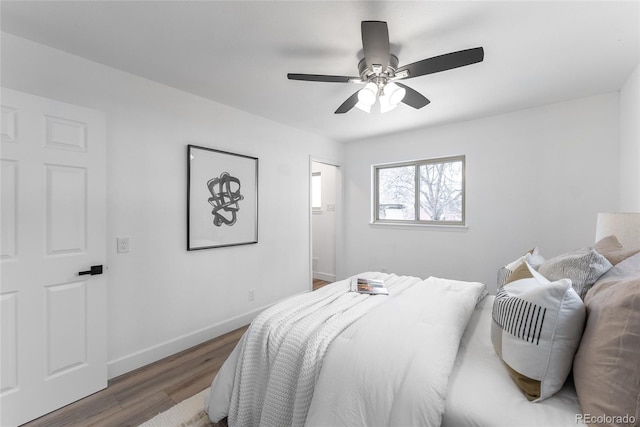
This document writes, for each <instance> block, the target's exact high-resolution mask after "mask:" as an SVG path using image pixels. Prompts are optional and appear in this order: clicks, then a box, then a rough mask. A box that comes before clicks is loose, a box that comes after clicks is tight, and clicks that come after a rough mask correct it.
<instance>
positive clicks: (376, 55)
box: [361, 21, 390, 72]
mask: <svg viewBox="0 0 640 427" xmlns="http://www.w3.org/2000/svg"><path fill="white" fill-rule="evenodd" d="M361 30H362V50H363V52H364V59H365V62H366V63H367V67H368V68H369V69H370V70H372V71H373V65H380V66H381V67H382V69H381V70H382V72H384V71H385V70H386V69H387V67H388V66H389V54H390V50H389V30H388V28H387V23H386V22H383V21H362V24H361Z"/></svg>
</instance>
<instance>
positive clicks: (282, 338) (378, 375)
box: [207, 273, 485, 427]
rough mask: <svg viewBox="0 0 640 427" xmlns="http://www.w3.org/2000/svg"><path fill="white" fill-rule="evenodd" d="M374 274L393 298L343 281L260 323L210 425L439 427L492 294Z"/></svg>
mask: <svg viewBox="0 0 640 427" xmlns="http://www.w3.org/2000/svg"><path fill="white" fill-rule="evenodd" d="M366 275H367V276H369V277H377V278H383V279H384V280H385V282H386V284H387V287H388V288H389V296H368V295H361V294H357V293H349V292H347V291H348V289H349V281H348V280H345V281H341V282H337V283H335V284H332V285H329V286H327V287H325V288H322V289H320V290H319V291H316V292H313V293H309V294H304V295H300V296H297V297H294V298H290V299H288V300H285V301H284V302H282V303H279V304H277V305H275V306H273V307H272V308H270V309H268V310H265V312H264V313H262V314H261V315H259V316H258V317H257V318H256V320H254V322H253V323H252V325H251V327H250V328H249V330H248V331H247V333H246V334H245V336H244V337H243V339H242V340H241V342H240V343H239V344H238V346H237V347H236V349H235V350H234V352H233V353H232V355H231V356H230V357H229V359H228V360H227V361H226V362H225V364H224V365H223V367H222V368H221V370H220V372H219V373H218V375H217V376H216V378H215V380H214V382H213V384H212V386H211V397H210V401H209V404H208V408H207V409H208V413H209V416H210V418H211V419H212V420H213V421H218V420H220V419H221V418H223V417H225V416H228V421H229V425H231V426H243V427H250V426H257V425H263V426H289V425H291V426H293V425H308V426H337V425H344V426H357V425H362V426H375V425H393V426H404V425H406V426H415V425H420V426H430V425H434V426H436V425H440V421H441V417H442V411H443V408H444V398H445V396H446V391H447V381H448V377H449V374H450V372H451V369H452V366H453V362H454V360H455V356H456V352H457V349H458V344H459V342H460V337H461V335H462V333H463V331H464V329H465V327H466V324H467V322H468V320H469V317H470V316H471V313H472V312H473V308H474V306H475V304H476V303H477V301H478V299H479V298H480V297H481V296H482V295H483V292H484V291H485V287H484V285H482V284H480V283H469V282H458V281H452V280H445V279H437V278H429V279H427V280H425V281H422V280H420V279H418V278H415V277H406V276H402V277H398V276H394V275H386V274H382V273H367V274H366ZM330 344H331V346H329V345H330ZM325 353H326V357H325ZM321 368H322V369H321Z"/></svg>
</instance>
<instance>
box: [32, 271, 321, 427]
mask: <svg viewBox="0 0 640 427" xmlns="http://www.w3.org/2000/svg"><path fill="white" fill-rule="evenodd" d="M329 283H330V282H326V281H324V280H319V279H314V280H313V290H316V289H318V288H321V287H322V286H325V285H327V284H329ZM246 329H247V326H244V327H242V328H240V329H236V330H235V331H232V332H229V333H228V334H225V335H222V336H220V337H218V338H215V339H213V340H211V341H207V342H205V343H203V344H200V345H198V346H196V347H193V348H190V349H188V350H185V351H183V352H181V353H178V354H175V355H173V356H170V357H167V358H166V359H162V360H160V361H158V362H155V363H153V364H151V365H148V366H144V367H142V368H140V369H137V370H135V371H132V372H129V373H127V374H124V375H121V376H119V377H117V378H114V379H112V380H111V381H109V386H108V387H107V388H106V389H105V390H102V391H99V392H98V393H95V394H93V395H91V396H88V397H86V398H84V399H82V400H79V401H77V402H75V403H72V404H70V405H68V406H65V407H64V408H61V409H58V410H57V411H55V412H52V413H50V414H47V415H45V416H43V417H40V418H38V419H36V420H34V421H31V422H29V423H27V424H24V425H23V427H69V426H78V427H89V426H96V427H97V426H100V427H102V426H104V427H107V426H108V427H111V426H114V427H115V426H117V427H125V426H132V427H133V426H138V425H140V424H141V423H143V422H145V421H147V420H149V419H151V418H153V417H154V416H156V415H157V414H159V413H160V412H163V411H165V410H167V409H169V408H170V407H172V406H173V405H175V404H176V403H179V402H181V401H183V400H184V399H187V398H189V397H191V396H193V395H194V394H197V393H199V392H200V391H202V390H204V389H205V388H207V387H209V386H210V385H211V381H212V380H213V377H214V376H215V374H216V373H217V372H218V369H220V366H222V363H223V362H224V361H225V360H226V359H227V356H228V355H229V353H231V351H232V350H233V348H234V347H235V345H236V343H237V342H238V340H239V339H240V337H241V336H242V334H243V333H244V331H245V330H246ZM224 425H226V423H220V426H224Z"/></svg>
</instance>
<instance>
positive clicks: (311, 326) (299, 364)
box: [228, 273, 421, 427]
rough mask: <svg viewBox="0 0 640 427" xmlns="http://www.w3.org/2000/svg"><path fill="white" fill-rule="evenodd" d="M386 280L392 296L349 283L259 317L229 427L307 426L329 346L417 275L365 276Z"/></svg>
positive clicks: (247, 340)
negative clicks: (362, 290)
mask: <svg viewBox="0 0 640 427" xmlns="http://www.w3.org/2000/svg"><path fill="white" fill-rule="evenodd" d="M358 277H368V278H375V279H383V280H384V281H385V286H386V287H387V289H388V290H389V296H385V295H366V294H360V293H357V292H348V290H349V283H350V281H349V280H343V281H341V282H336V283H334V284H332V285H328V286H325V287H324V288H321V289H319V290H317V291H314V292H309V293H305V294H302V295H298V296H295V297H292V298H288V299H286V300H285V301H283V302H281V303H278V304H276V305H274V306H272V307H270V308H268V309H267V310H265V311H263V312H262V313H261V314H260V315H258V316H257V317H256V318H255V319H254V321H253V322H252V323H251V326H250V327H249V329H248V330H247V332H246V334H245V336H244V338H243V341H242V342H241V343H240V345H241V349H240V355H239V358H238V363H237V365H236V371H235V380H234V385H233V391H232V396H231V402H230V407H229V416H228V422H229V425H230V426H232V427H234V426H242V427H252V426H259V425H262V426H303V425H304V422H305V419H306V416H307V412H308V410H309V406H310V404H311V399H312V398H313V390H314V386H315V383H316V380H317V379H318V376H319V374H320V368H321V367H322V360H323V358H324V355H325V353H326V351H327V348H328V347H329V344H331V342H332V341H333V339H334V338H336V337H337V336H338V335H339V334H340V333H341V332H342V331H344V330H345V329H346V328H347V327H348V326H349V325H351V324H352V323H353V322H355V321H356V320H358V319H359V318H361V317H362V316H364V315H365V314H366V313H368V312H369V311H370V310H371V309H373V308H374V307H376V306H378V305H380V304H383V303H384V302H385V301H387V299H388V298H390V297H392V296H393V295H394V294H396V293H399V292H402V291H403V290H404V289H406V288H408V287H411V286H413V285H414V284H416V283H418V282H420V281H421V279H419V278H417V277H409V276H395V275H388V274H384V273H365V274H363V275H359V276H358Z"/></svg>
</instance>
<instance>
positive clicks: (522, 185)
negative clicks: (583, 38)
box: [345, 93, 619, 290]
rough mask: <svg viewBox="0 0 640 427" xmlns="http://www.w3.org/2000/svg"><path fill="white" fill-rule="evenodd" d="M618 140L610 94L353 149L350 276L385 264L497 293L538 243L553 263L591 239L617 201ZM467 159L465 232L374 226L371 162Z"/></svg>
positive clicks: (348, 154) (348, 169)
mask: <svg viewBox="0 0 640 427" xmlns="http://www.w3.org/2000/svg"><path fill="white" fill-rule="evenodd" d="M394 113H395V112H394ZM428 113H429V112H428V107H426V109H425V110H422V111H420V112H418V113H413V114H428ZM408 114H411V112H408ZM618 134H619V123H618V94H617V93H613V94H605V95H601V96H594V97H590V98H585V99H579V100H575V101H571V102H566V103H562V104H556V105H550V106H545V107H541V108H535V109H529V110H523V111H517V112H513V113H509V114H504V115H500V116H494V117H488V118H483V119H478V120H474V121H468V122H463V123H457V124H452V125H446V126H440V127H435V128H428V129H423V130H417V131H413V132H408V133H403V134H395V135H391V136H381V137H377V138H371V139H367V140H361V141H354V142H350V143H348V144H347V145H346V147H345V182H346V186H345V199H346V200H349V203H348V204H347V206H346V217H345V230H346V236H345V240H346V242H347V247H346V256H347V266H348V271H347V272H346V273H347V274H356V273H358V272H361V271H369V270H381V269H383V268H385V269H386V270H387V271H388V272H394V273H397V274H409V275H416V276H420V277H427V276H429V275H434V276H440V277H446V278H451V279H460V280H478V281H482V282H485V283H487V285H488V286H490V289H493V290H495V282H496V271H497V269H498V268H499V267H500V266H501V265H504V264H506V263H508V262H510V261H512V260H513V259H515V258H517V257H518V256H520V255H521V254H523V253H524V252H525V251H527V250H529V249H531V248H532V247H534V246H539V247H540V248H541V250H542V253H543V255H545V256H547V257H552V256H555V255H558V254H559V253H561V252H563V251H567V250H571V249H575V248H578V247H581V246H586V245H588V244H591V243H593V236H594V233H595V222H596V214H597V213H598V212H600V211H610V210H616V209H617V208H618V205H619V189H618V186H619V178H618V163H619V148H618ZM460 154H464V155H466V197H467V198H466V209H467V211H466V216H467V224H468V228H467V229H462V230H455V231H452V229H450V228H449V229H437V228H429V227H409V226H405V227H397V226H396V227H393V226H381V225H371V224H370V223H369V222H370V217H371V165H373V164H377V163H384V162H393V161H404V160H415V159H427V158H434V157H444V156H453V155H460ZM362 248H374V249H373V250H362Z"/></svg>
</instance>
